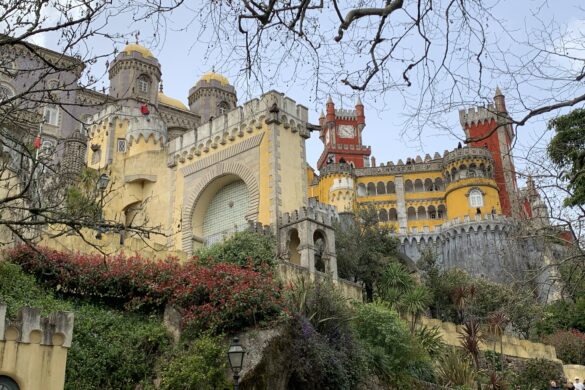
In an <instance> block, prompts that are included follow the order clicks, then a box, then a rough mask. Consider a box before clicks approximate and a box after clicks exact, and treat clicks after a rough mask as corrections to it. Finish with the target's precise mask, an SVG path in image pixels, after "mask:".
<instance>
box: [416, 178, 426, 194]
mask: <svg viewBox="0 0 585 390" xmlns="http://www.w3.org/2000/svg"><path fill="white" fill-rule="evenodd" d="M423 191H424V187H423V181H422V180H421V179H416V180H415V181H414V192H423Z"/></svg>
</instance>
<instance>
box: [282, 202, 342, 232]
mask: <svg viewBox="0 0 585 390" xmlns="http://www.w3.org/2000/svg"><path fill="white" fill-rule="evenodd" d="M338 218H339V215H338V214H337V209H336V208H335V206H331V205H328V204H324V203H320V202H317V201H315V200H314V199H309V206H307V207H302V208H300V209H298V210H295V211H293V212H291V213H283V214H282V216H281V217H280V219H279V224H280V226H281V227H283V226H286V225H290V224H294V223H298V222H301V221H304V220H311V221H313V222H317V223H321V224H324V225H327V226H331V224H332V223H333V222H334V221H336V220H337V219H338Z"/></svg>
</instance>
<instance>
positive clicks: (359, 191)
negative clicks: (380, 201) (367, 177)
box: [357, 183, 368, 196]
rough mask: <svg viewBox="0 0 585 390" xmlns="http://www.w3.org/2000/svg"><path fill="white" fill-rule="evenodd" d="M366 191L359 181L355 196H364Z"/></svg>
mask: <svg viewBox="0 0 585 390" xmlns="http://www.w3.org/2000/svg"><path fill="white" fill-rule="evenodd" d="M367 193H368V191H367V190H366V185H365V184H364V183H359V184H358V186H357V196H366V195H367Z"/></svg>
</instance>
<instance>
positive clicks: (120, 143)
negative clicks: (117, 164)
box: [116, 138, 127, 153]
mask: <svg viewBox="0 0 585 390" xmlns="http://www.w3.org/2000/svg"><path fill="white" fill-rule="evenodd" d="M116 149H117V150H118V153H126V149H127V145H126V139H125V138H118V139H117V140H116Z"/></svg>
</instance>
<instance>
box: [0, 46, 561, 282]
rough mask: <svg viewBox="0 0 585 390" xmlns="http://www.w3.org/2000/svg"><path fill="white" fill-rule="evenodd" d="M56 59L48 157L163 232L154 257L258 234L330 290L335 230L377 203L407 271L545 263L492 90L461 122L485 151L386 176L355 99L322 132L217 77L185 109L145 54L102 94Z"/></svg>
mask: <svg viewBox="0 0 585 390" xmlns="http://www.w3.org/2000/svg"><path fill="white" fill-rule="evenodd" d="M42 50H43V53H45V55H47V56H53V57H55V56H57V53H53V52H51V51H49V50H46V49H42ZM11 58H12V59H11V62H10V63H11V64H12V66H13V67H14V68H15V69H18V70H20V73H22V72H23V71H25V70H26V69H29V68H30V69H33V68H35V66H34V64H35V61H39V59H38V58H36V59H35V58H34V56H31V54H30V52H28V51H27V50H22V49H19V48H18V47H16V48H15V53H13V57H11ZM61 61H68V63H70V64H71V67H70V68H69V69H67V70H64V71H60V72H57V73H55V74H50V75H49V76H47V75H43V76H42V80H41V82H42V83H43V85H47V86H50V87H51V88H53V90H54V95H55V101H56V102H57V101H58V102H73V103H76V104H74V105H72V106H71V109H68V110H63V109H62V108H60V107H59V105H58V104H54V105H45V106H44V107H42V108H40V109H38V111H39V114H42V116H43V117H44V124H43V133H42V144H43V148H54V147H55V146H56V145H57V144H62V145H63V152H62V154H59V153H58V154H57V155H58V158H60V159H61V169H62V170H63V174H72V175H74V174H76V173H78V172H80V171H81V170H82V168H83V167H84V166H87V167H89V168H92V169H95V170H98V171H100V172H105V173H106V174H107V175H108V176H109V178H110V179H111V180H110V183H111V186H112V189H113V192H112V193H113V195H114V196H112V197H111V199H108V202H107V203H106V205H105V208H104V213H105V216H106V217H107V218H108V219H114V220H118V221H119V223H120V224H122V225H124V226H131V225H132V224H139V223H147V224H149V225H150V226H160V227H161V229H162V233H164V235H161V236H151V237H150V238H148V239H147V240H148V241H149V246H150V247H153V248H156V249H160V250H168V251H179V252H183V253H187V254H189V253H192V252H193V250H194V249H195V248H197V247H199V246H202V245H209V244H212V243H215V242H217V241H218V240H221V239H223V238H225V237H226V236H229V235H230V234H231V233H233V232H235V231H239V230H243V229H248V228H249V227H250V226H252V227H253V228H254V229H263V230H264V229H270V230H271V231H272V232H273V233H274V234H275V236H276V238H277V240H278V246H279V248H280V252H281V253H280V255H281V257H282V258H284V259H287V260H288V261H289V262H290V263H293V264H296V265H298V266H300V267H304V268H307V269H309V270H310V271H311V272H315V271H317V272H318V271H321V272H328V273H332V274H333V275H334V276H335V277H336V276H337V265H336V260H335V258H336V257H335V256H336V253H335V239H334V237H335V232H334V229H333V227H332V223H333V221H334V220H335V219H337V218H339V215H340V214H343V213H351V212H352V211H354V210H355V208H356V207H357V206H359V205H373V206H375V207H376V208H377V210H378V212H379V221H380V223H384V224H389V225H391V226H393V227H394V231H395V234H396V235H397V237H398V238H399V239H400V241H401V243H402V250H403V252H404V253H405V254H406V255H407V256H408V257H410V258H411V259H412V260H417V259H418V258H419V257H420V255H421V252H422V251H423V250H424V249H425V248H430V249H432V250H434V251H435V252H436V253H437V255H438V257H439V261H440V263H441V264H442V265H443V266H445V267H455V266H457V267H462V268H465V269H466V270H468V271H469V272H470V273H472V274H475V275H482V276H486V277H491V278H494V279H497V280H505V279H506V277H507V275H510V273H511V272H512V273H513V272H516V271H517V272H522V271H523V270H524V269H525V267H527V265H528V264H531V265H532V264H534V263H535V262H536V263H542V262H545V261H546V256H549V254H547V253H546V251H545V250H544V249H543V248H542V246H541V245H538V243H536V242H532V241H522V240H518V239H517V237H515V233H516V232H517V228H516V227H517V224H518V222H519V221H524V220H531V221H537V222H538V223H540V224H545V223H547V210H546V207H545V206H544V204H543V202H542V201H541V200H540V198H539V196H538V193H537V192H536V190H535V189H534V185H533V183H532V182H531V181H529V182H528V184H529V186H528V188H527V189H523V190H520V189H518V187H517V183H516V173H515V169H514V162H513V159H512V156H511V154H510V150H511V146H512V143H513V141H514V131H513V128H512V126H511V125H510V124H509V123H508V118H509V117H508V113H507V111H506V105H505V99H504V96H503V94H502V93H501V92H500V90H499V89H497V90H496V93H495V97H494V105H490V106H489V107H487V108H471V109H469V110H462V111H461V112H460V118H461V125H462V127H463V131H465V133H466V135H467V136H468V137H471V138H477V139H479V140H478V141H477V142H473V143H471V144H470V145H467V146H465V147H461V146H460V147H459V148H456V149H454V150H451V151H445V152H444V153H442V154H439V153H435V154H434V155H433V156H430V155H428V154H427V155H426V156H425V157H420V156H416V157H415V158H411V159H407V160H406V162H403V161H401V160H398V161H397V162H396V163H393V162H387V163H381V164H379V165H377V164H376V161H375V159H374V158H373V157H371V148H370V147H369V146H365V145H363V144H362V134H363V132H364V131H365V125H366V116H365V110H364V106H363V104H362V103H361V101H360V100H359V99H358V101H357V102H356V105H355V109H351V110H349V109H336V108H335V104H334V102H333V101H332V100H331V98H329V100H328V101H327V103H326V112H325V113H322V114H321V117H320V118H319V124H318V125H314V124H311V123H309V119H308V118H309V115H308V114H309V113H308V109H307V108H306V107H304V106H302V105H300V104H298V103H296V102H295V101H293V100H292V99H290V98H288V97H286V96H284V95H283V94H281V93H279V92H275V91H270V92H268V93H265V94H264V95H262V96H260V97H259V98H257V99H253V100H251V101H248V102H245V103H243V104H241V105H238V102H237V93H236V90H235V89H234V87H233V86H232V85H230V83H229V81H228V80H227V78H225V77H224V76H222V75H219V74H217V73H213V72H210V73H207V74H205V75H203V76H202V77H201V78H200V79H199V81H197V83H196V84H195V85H194V86H193V87H192V88H190V89H189V91H188V104H189V105H188V106H186V105H185V104H183V103H182V102H181V101H179V100H177V99H174V98H171V97H168V96H166V95H165V94H164V92H163V87H162V81H161V80H162V69H161V66H160V63H159V62H158V60H157V59H156V58H155V57H154V55H153V54H152V53H151V52H150V51H149V50H148V49H146V48H144V47H142V46H140V45H138V44H129V45H127V46H126V47H125V48H124V49H123V50H122V51H121V52H120V53H119V54H118V55H117V56H116V58H115V59H114V60H113V61H112V63H111V64H109V79H110V85H109V90H108V91H105V90H104V91H102V93H100V92H96V91H89V90H86V89H80V88H73V87H72V86H75V85H76V84H77V79H78V78H79V75H80V71H79V68H80V67H82V66H83V65H82V64H80V63H79V62H78V61H77V60H75V59H73V58H65V59H63V60H61ZM32 76H33V75H31V74H30V73H29V74H28V75H27V74H25V75H23V76H19V73H14V74H13V73H10V72H4V73H2V75H1V76H0V89H1V91H2V95H1V96H3V97H9V96H13V95H14V94H15V93H17V92H18V91H20V90H22V89H23V88H25V84H26V82H27V80H30V78H31V77H32ZM37 77H41V76H39V75H37ZM311 131H314V132H318V133H319V137H320V139H321V140H322V141H323V144H324V150H323V153H322V155H321V157H320V158H319V161H318V165H317V167H316V168H317V169H318V173H317V172H316V171H315V170H314V169H312V168H311V167H310V166H309V165H308V164H307V162H306V156H305V140H306V139H307V138H309V137H310V135H311Z"/></svg>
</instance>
